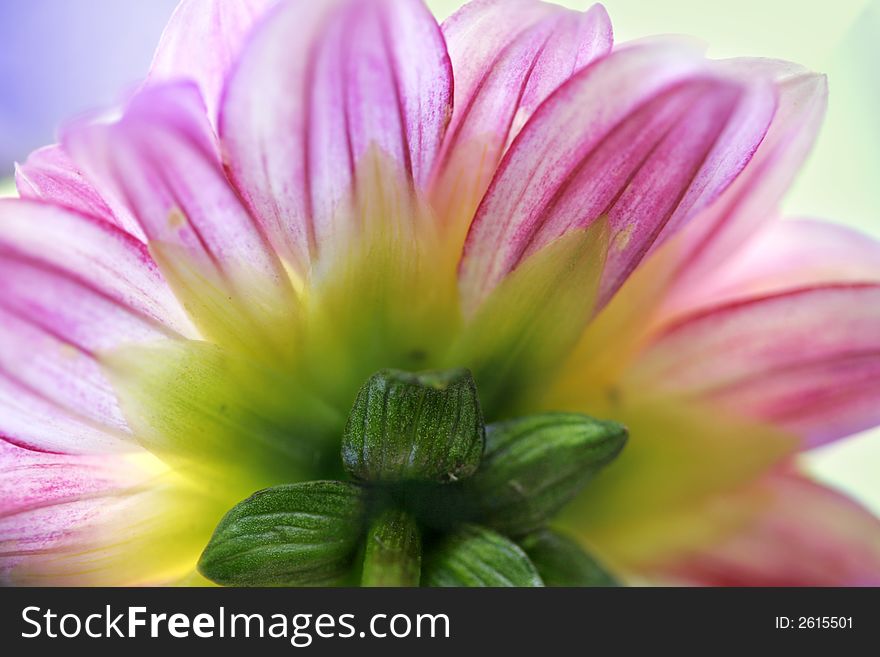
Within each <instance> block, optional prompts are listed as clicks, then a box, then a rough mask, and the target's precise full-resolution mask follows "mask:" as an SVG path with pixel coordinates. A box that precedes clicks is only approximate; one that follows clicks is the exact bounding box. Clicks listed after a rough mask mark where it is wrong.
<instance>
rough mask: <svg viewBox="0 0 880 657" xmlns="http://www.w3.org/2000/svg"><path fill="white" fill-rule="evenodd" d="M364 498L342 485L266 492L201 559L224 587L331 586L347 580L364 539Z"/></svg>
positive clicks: (220, 528)
mask: <svg viewBox="0 0 880 657" xmlns="http://www.w3.org/2000/svg"><path fill="white" fill-rule="evenodd" d="M365 510H366V501H365V493H364V491H363V489H362V488H361V487H360V486H357V485H355V484H351V483H346V482H341V481H310V482H306V483H300V484H290V485H284V486H276V487H274V488H267V489H265V490H261V491H259V492H257V493H254V494H253V495H251V496H250V497H249V498H247V499H246V500H244V501H243V502H240V503H238V504H237V505H235V506H234V507H233V508H232V509H231V510H230V511H229V512H228V513H227V514H226V515H225V516H224V517H223V519H222V520H221V521H220V524H219V525H217V528H216V529H215V530H214V535H213V536H212V537H211V540H210V542H209V543H208V546H207V547H206V548H205V550H204V552H203V553H202V556H201V558H200V559H199V564H198V569H199V572H201V573H202V575H204V576H205V577H207V578H208V579H210V580H211V581H213V582H215V583H217V584H223V585H225V586H329V585H333V584H336V583H339V582H341V581H342V580H343V579H344V578H345V576H346V574H347V572H348V570H349V567H350V565H351V559H352V555H353V553H354V552H355V550H356V549H357V546H358V543H359V541H360V539H361V536H362V535H363V526H362V524H363V523H362V518H363V517H364V513H365Z"/></svg>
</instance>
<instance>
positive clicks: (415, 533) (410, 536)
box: [361, 508, 422, 586]
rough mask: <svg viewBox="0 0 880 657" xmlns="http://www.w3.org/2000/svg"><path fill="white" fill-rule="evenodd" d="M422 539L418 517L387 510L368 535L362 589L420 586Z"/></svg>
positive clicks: (379, 516)
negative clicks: (365, 587)
mask: <svg viewBox="0 0 880 657" xmlns="http://www.w3.org/2000/svg"><path fill="white" fill-rule="evenodd" d="M421 565H422V538H421V533H420V532H419V528H418V525H417V524H416V521H415V518H413V517H412V516H411V515H410V514H409V513H407V512H406V511H401V510H399V509H394V508H391V509H386V510H385V511H384V512H382V513H381V514H379V515H378V516H377V517H376V518H374V519H373V521H372V523H371V524H370V529H369V531H368V532H367V540H366V548H365V550H364V569H363V574H362V575H361V586H418V585H419V575H420V574H421Z"/></svg>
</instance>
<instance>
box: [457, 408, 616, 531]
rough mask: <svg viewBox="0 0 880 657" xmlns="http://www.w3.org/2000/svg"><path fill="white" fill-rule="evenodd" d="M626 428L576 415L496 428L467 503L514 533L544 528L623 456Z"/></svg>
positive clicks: (490, 521)
mask: <svg viewBox="0 0 880 657" xmlns="http://www.w3.org/2000/svg"><path fill="white" fill-rule="evenodd" d="M626 438H627V433H626V429H625V428H624V427H623V426H621V425H620V424H617V423H616V422H602V421H600V420H594V419H593V418H590V417H587V416H585V415H579V414H576V413H544V414H541V415H533V416H529V417H525V418H520V419H516V420H510V421H508V422H501V423H498V424H492V425H490V426H489V428H488V432H487V436H486V454H485V456H484V458H483V462H482V464H481V466H480V469H479V471H478V472H477V474H476V475H475V476H474V477H473V478H472V479H470V480H469V481H467V482H465V484H464V488H465V491H466V492H465V499H466V503H467V504H468V505H469V506H470V507H471V508H472V512H473V513H475V514H476V517H478V518H479V519H480V520H481V521H482V522H484V523H485V524H488V525H490V526H492V527H494V528H495V529H498V530H499V531H502V532H504V533H506V534H510V535H521V534H525V533H528V532H530V531H533V530H535V529H537V528H539V527H541V526H543V525H544V524H545V523H546V522H547V521H548V520H549V519H550V518H551V517H553V515H554V514H556V512H557V511H559V509H561V508H562V506H563V505H565V504H566V503H567V502H569V501H571V499H572V498H574V496H575V495H577V494H578V493H579V492H580V491H581V489H582V488H583V487H584V485H586V483H587V482H588V481H589V480H590V479H591V478H592V477H593V476H594V475H595V474H596V472H598V471H599V469H600V468H602V467H603V466H604V465H606V464H607V463H608V462H609V461H611V460H612V459H613V458H614V457H615V456H617V455H618V454H619V453H620V450H621V449H623V446H624V444H625V443H626Z"/></svg>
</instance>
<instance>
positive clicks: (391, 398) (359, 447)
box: [342, 370, 485, 483]
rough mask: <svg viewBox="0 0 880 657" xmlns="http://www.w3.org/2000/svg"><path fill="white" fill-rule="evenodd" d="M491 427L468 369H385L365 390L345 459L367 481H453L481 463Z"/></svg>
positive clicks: (346, 438) (348, 430)
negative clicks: (486, 424)
mask: <svg viewBox="0 0 880 657" xmlns="http://www.w3.org/2000/svg"><path fill="white" fill-rule="evenodd" d="M484 443H485V429H484V426H483V416H482V412H481V411H480V403H479V400H478V398H477V389H476V385H475V384H474V379H473V377H472V376H471V373H470V372H469V371H467V370H447V371H438V372H422V373H419V374H412V373H409V372H403V371H400V370H382V371H380V372H377V373H376V374H374V375H373V376H371V377H370V378H369V379H368V380H367V382H366V383H365V384H364V385H363V386H362V387H361V389H360V391H359V392H358V395H357V399H356V400H355V403H354V406H353V408H352V410H351V414H350V415H349V418H348V423H347V424H346V427H345V432H344V434H343V439H342V461H343V463H344V464H345V467H346V469H347V470H348V472H349V473H350V474H351V475H352V476H353V477H355V478H356V479H359V480H361V481H369V482H373V483H378V482H385V483H390V482H401V481H433V482H450V481H457V480H459V479H463V478H465V477H468V476H469V475H471V474H473V472H474V471H476V469H477V467H478V466H479V464H480V457H481V455H482V453H483V447H484Z"/></svg>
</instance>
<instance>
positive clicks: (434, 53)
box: [0, 0, 880, 585]
mask: <svg viewBox="0 0 880 657" xmlns="http://www.w3.org/2000/svg"><path fill="white" fill-rule="evenodd" d="M270 5H271V6H270ZM825 97H826V88H825V80H824V78H823V77H821V76H819V75H815V74H813V73H810V72H808V71H805V70H803V69H801V68H800V67H798V66H795V65H793V64H788V63H784V62H778V61H770V60H760V59H757V60H748V59H742V60H727V61H712V60H708V59H706V58H705V57H704V56H703V55H702V53H701V52H700V51H699V50H697V49H695V46H693V45H692V44H690V43H683V42H679V41H676V40H669V39H666V40H655V41H644V42H637V43H630V44H624V45H622V46H621V45H619V46H615V47H614V48H612V32H611V25H610V23H609V20H608V17H607V15H606V13H605V11H604V9H603V8H602V7H600V6H595V7H593V8H592V9H590V10H589V11H587V12H585V13H578V12H573V11H569V10H563V9H561V8H559V7H556V6H553V5H548V4H543V3H538V2H532V1H531V0H510V1H501V0H477V1H475V2H472V3H470V4H468V5H466V6H465V7H463V8H462V9H461V10H460V11H459V12H458V13H456V14H455V15H454V16H452V17H451V18H450V19H448V20H447V21H446V22H445V23H444V24H443V25H442V26H440V27H438V25H437V24H436V22H435V21H434V19H433V18H432V16H431V15H430V13H429V12H428V11H427V9H426V8H425V7H424V6H423V5H422V4H421V3H420V2H418V1H416V0H369V1H367V0H364V1H358V0H332V1H327V2H320V3H318V2H304V1H302V0H299V1H297V0H290V1H288V2H279V3H277V4H273V3H269V2H258V1H252V2H246V3H228V2H220V1H219V0H216V1H214V2H206V1H204V2H195V1H186V0H185V1H184V2H183V3H182V5H181V6H180V8H179V9H178V11H177V13H176V14H175V16H174V17H173V19H172V21H171V23H170V24H169V26H168V28H167V29H166V32H165V35H164V36H163V39H162V42H161V44H160V47H159V51H158V53H157V56H156V59H155V63H154V69H153V72H152V74H151V76H150V78H149V79H148V81H147V83H146V85H145V87H144V88H143V90H142V91H141V92H140V93H139V94H138V95H137V96H136V97H135V98H134V99H133V100H132V101H131V102H130V103H129V104H128V106H127V107H126V108H125V110H124V113H123V115H122V116H121V118H120V119H119V120H118V121H116V122H113V123H106V122H98V121H82V122H79V123H75V124H73V125H70V126H68V127H67V128H66V129H65V130H64V131H63V134H62V139H61V144H60V145H58V146H52V147H49V148H47V149H44V150H41V151H38V152H36V153H35V154H33V155H32V156H31V158H30V159H29V160H28V161H27V162H26V163H25V164H24V165H23V166H22V167H20V170H19V172H18V186H19V191H20V194H21V197H22V198H21V199H13V200H4V201H2V202H0V268H2V279H3V281H4V284H3V291H2V294H0V315H2V323H0V332H2V335H0V404H2V406H0V432H2V435H3V436H4V438H5V441H3V442H0V449H2V468H3V479H2V490H3V495H2V502H0V504H2V506H0V546H2V549H0V554H2V556H0V569H2V570H0V572H2V576H3V578H4V580H5V581H8V582H13V583H28V584H32V583H37V584H42V583H47V584H48V583H56V584H83V583H86V584H93V583H102V584H146V583H156V582H175V581H192V582H195V581H199V580H198V578H197V576H195V575H193V568H194V566H195V563H196V560H197V559H198V556H199V554H200V552H201V550H202V548H203V547H204V546H205V544H206V543H207V541H208V539H209V537H210V534H211V531H212V529H213V528H214V526H215V525H216V524H217V522H218V520H219V519H220V517H221V516H222V515H223V513H224V511H226V510H227V509H228V508H229V507H230V506H232V505H233V504H234V503H236V502H237V501H239V500H240V499H242V498H244V497H246V496H247V495H249V494H250V493H252V492H253V491H254V490H257V489H259V488H263V487H266V486H271V485H275V484H280V483H285V482H291V481H297V480H304V479H318V478H339V477H340V476H341V465H340V463H339V445H340V442H339V441H340V437H341V434H342V428H343V425H344V423H345V420H346V418H347V415H348V411H349V409H350V408H351V404H352V401H353V399H354V396H355V394H356V392H357V390H358V388H359V387H360V385H361V384H362V383H363V381H364V380H366V378H367V377H368V376H370V374H372V373H373V372H375V371H376V370H379V369H383V368H399V369H404V370H422V369H427V368H449V367H467V368H469V369H471V370H472V371H473V373H474V377H475V379H476V381H477V386H478V389H479V392H480V394H481V403H482V406H483V413H484V415H485V417H486V419H487V421H494V420H498V419H503V418H507V417H513V416H518V415H522V414H526V413H533V412H538V411H545V410H553V411H577V412H582V413H587V414H590V415H593V416H596V417H601V418H608V419H613V420H616V421H619V422H622V423H624V424H626V425H627V426H628V428H629V431H630V442H629V445H628V446H627V448H626V449H625V450H624V452H623V454H622V455H621V457H620V458H619V459H618V461H616V462H615V463H614V464H612V465H611V466H610V467H609V468H608V469H607V470H606V471H605V472H603V473H602V474H601V475H600V476H598V477H597V478H596V480H595V481H594V482H593V483H592V484H591V485H590V486H588V487H587V488H586V490H585V491H584V493H583V494H582V496H581V497H579V498H578V499H577V500H576V501H575V502H574V503H573V504H572V505H570V507H569V508H567V509H566V510H565V511H564V512H563V514H562V515H561V516H560V517H559V519H558V524H559V526H560V527H562V528H564V529H565V530H567V531H568V532H569V533H571V534H572V535H574V536H576V537H578V538H579V539H580V540H582V541H583V543H584V545H586V546H588V547H589V548H590V549H591V550H593V551H595V552H596V553H597V554H599V555H600V556H601V557H602V558H603V559H604V560H605V561H606V562H607V563H608V564H610V565H611V566H612V568H613V569H614V570H616V571H617V572H619V573H622V574H624V575H631V576H636V577H638V578H648V579H663V580H666V581H670V580H671V581H676V582H678V581H681V582H694V583H721V584H753V583H754V584H819V585H823V584H828V585H835V584H867V583H874V584H877V583H880V525H878V522H877V520H876V519H875V518H874V517H873V516H872V515H870V514H869V513H868V512H867V511H865V510H864V509H862V508H861V507H859V506H858V505H857V504H855V503H854V502H852V501H850V500H848V499H846V498H844V497H843V496H841V495H840V494H838V493H836V492H834V491H831V490H829V489H826V488H824V487H822V486H821V485H819V484H817V483H814V482H812V481H810V480H809V479H808V478H806V477H805V476H803V475H802V474H800V473H799V472H798V471H797V468H796V466H797V462H796V457H797V455H798V453H800V452H801V451H802V450H805V449H809V448H811V447H815V446H816V445H820V444H823V443H827V442H828V441H832V440H835V439H838V438H842V437H844V436H847V435H849V434H851V433H854V432H856V431H859V430H862V429H866V428H869V427H871V426H874V425H875V424H876V423H877V422H878V421H880V403H878V402H880V377H878V374H880V246H878V245H877V244H876V243H874V242H871V241H870V240H868V239H867V238H865V237H862V236H860V235H857V234H854V233H853V232H851V231H849V230H847V229H844V228H840V227H835V226H832V225H830V224H823V223H819V222H813V221H807V220H798V221H791V220H786V221H782V220H779V219H778V218H777V213H776V211H777V206H778V203H779V200H780V197H781V196H782V194H783V193H784V192H785V190H786V188H787V187H788V185H789V183H790V182H791V180H792V178H793V176H794V174H795V172H796V170H797V168H798V167H799V165H800V164H801V162H802V161H803V159H804V157H805V156H806V154H807V152H808V151H809V148H810V146H811V144H812V142H813V139H814V137H815V134H816V131H817V130H818V127H819V124H820V122H821V119H822V116H823V112H824V108H825Z"/></svg>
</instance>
